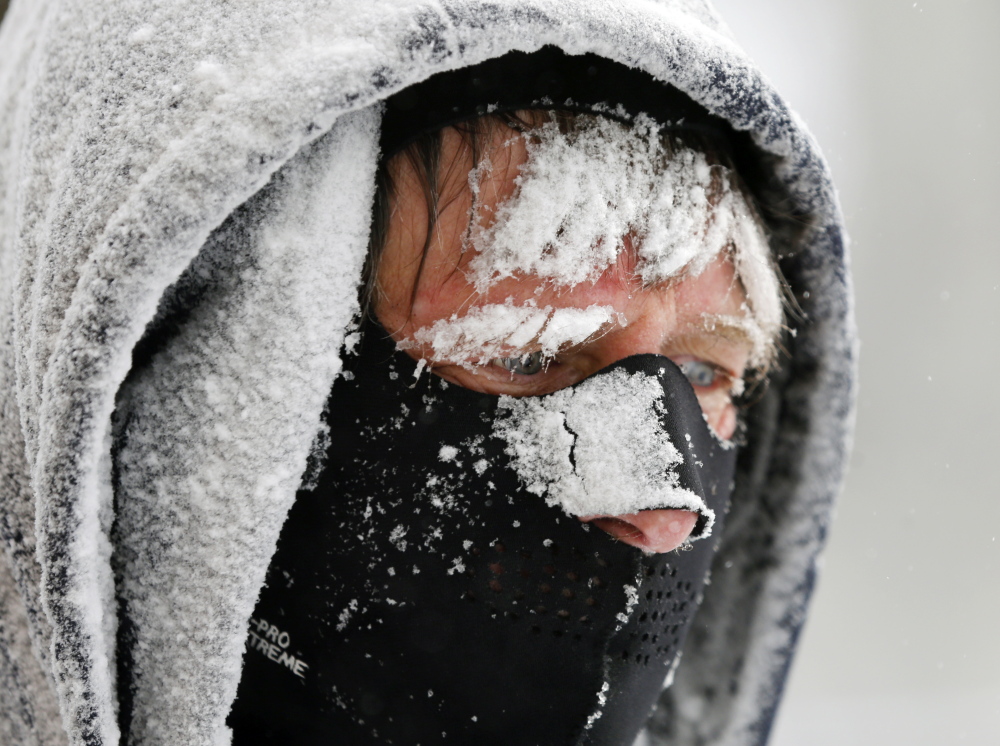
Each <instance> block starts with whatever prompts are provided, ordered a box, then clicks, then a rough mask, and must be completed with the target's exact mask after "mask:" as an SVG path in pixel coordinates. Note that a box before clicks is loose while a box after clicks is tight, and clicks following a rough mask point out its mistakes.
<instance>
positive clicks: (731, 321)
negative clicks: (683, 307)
mask: <svg viewBox="0 0 1000 746" xmlns="http://www.w3.org/2000/svg"><path fill="white" fill-rule="evenodd" d="M701 328H702V329H703V330H704V331H706V332H708V333H710V334H718V335H719V336H721V337H724V338H725V339H728V340H731V341H735V342H741V341H742V342H746V344H747V345H749V347H750V354H749V356H748V357H747V366H748V367H750V368H765V369H766V368H767V367H768V366H769V365H770V364H771V363H772V362H773V359H774V355H775V352H776V350H775V342H776V335H775V332H774V330H773V329H767V328H765V326H764V325H763V324H762V323H761V322H760V321H759V320H758V319H757V318H756V317H754V316H726V315H722V314H713V313H703V314H702V315H701Z"/></svg>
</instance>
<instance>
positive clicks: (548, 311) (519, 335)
mask: <svg viewBox="0 0 1000 746" xmlns="http://www.w3.org/2000/svg"><path fill="white" fill-rule="evenodd" d="M627 323H628V322H627V321H626V319H625V317H624V316H623V315H622V314H619V313H617V312H616V311H615V310H614V308H612V307H611V306H599V305H593V306H590V307H588V308H552V307H551V306H545V307H543V308H538V307H537V306H532V305H524V306H513V305H506V304H501V303H491V304H487V305H483V306H476V307H473V308H471V309H470V310H469V312H468V313H466V314H465V315H464V316H458V315H457V314H453V315H452V316H451V317H450V318H448V319H439V320H438V321H435V322H434V323H433V324H432V325H431V326H425V327H422V328H420V329H418V330H417V331H416V332H414V334H413V338H412V340H406V341H403V342H401V343H400V345H399V346H400V347H401V348H403V349H415V348H421V349H422V350H423V351H424V352H426V354H427V356H429V357H431V358H432V359H434V360H437V361H443V360H447V361H450V362H453V363H457V364H459V365H465V366H473V365H476V364H481V363H485V362H488V361H489V360H491V359H493V358H497V357H503V356H505V355H510V354H511V353H516V352H519V351H523V350H525V349H527V348H529V347H530V348H531V350H532V351H536V350H537V351H541V352H542V353H543V354H544V355H546V356H551V355H555V354H557V353H559V352H561V351H563V350H565V349H566V348H568V347H573V346H576V345H580V344H583V343H585V342H587V341H589V340H591V339H594V338H595V337H598V336H600V335H601V334H604V333H606V332H607V331H609V330H610V328H612V327H613V326H625V325H627Z"/></svg>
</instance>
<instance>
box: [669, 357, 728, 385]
mask: <svg viewBox="0 0 1000 746" xmlns="http://www.w3.org/2000/svg"><path fill="white" fill-rule="evenodd" d="M677 367H679V368H680V369H681V373H683V374H684V376H685V377H686V378H687V379H688V381H690V383H691V385H692V386H694V387H695V388H700V389H714V388H718V387H719V386H723V385H725V386H728V385H729V384H730V383H731V382H732V381H731V377H730V376H729V374H728V373H726V372H725V371H723V370H722V369H721V368H720V367H719V366H717V365H713V364H712V363H709V362H706V361H704V360H684V361H682V362H679V363H678V364H677Z"/></svg>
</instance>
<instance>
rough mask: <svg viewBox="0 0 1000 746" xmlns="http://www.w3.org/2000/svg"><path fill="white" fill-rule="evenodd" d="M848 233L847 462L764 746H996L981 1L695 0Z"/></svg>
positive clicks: (994, 111)
mask: <svg viewBox="0 0 1000 746" xmlns="http://www.w3.org/2000/svg"><path fill="white" fill-rule="evenodd" d="M715 5H716V7H717V8H718V9H719V11H720V12H721V13H722V15H723V16H724V17H725V19H726V21H727V22H728V23H729V25H730V27H731V28H732V29H733V32H734V33H735V34H736V36H737V38H738V40H739V41H740V42H741V43H742V45H743V46H744V48H745V49H747V51H748V52H749V53H750V55H751V56H752V57H753V58H754V60H755V61H756V62H757V63H758V65H759V66H760V67H761V68H763V70H764V71H765V73H766V74H767V75H768V76H769V77H770V79H771V80H772V82H773V83H774V84H775V86H776V87H777V88H778V90H779V91H781V92H782V94H783V95H784V96H785V98H786V99H787V100H788V101H789V102H790V103H791V105H792V107H793V108H794V109H796V111H798V113H799V114H800V115H801V116H802V117H803V119H805V121H806V122H807V123H808V125H809V128H810V129H811V130H812V132H813V133H814V134H815V135H816V137H817V139H818V140H819V142H820V143H821V145H822V146H823V149H824V152H825V153H826V156H827V158H828V160H829V161H830V164H831V167H832V169H833V174H834V177H835V178H836V180H837V183H838V187H839V190H840V195H841V200H842V203H843V206H844V212H845V214H846V219H847V226H848V230H849V232H850V235H851V238H852V250H853V254H854V276H855V282H856V291H857V314H858V326H859V329H860V334H861V393H860V407H859V411H858V430H857V438H856V442H855V451H854V457H853V460H852V464H851V469H850V473H849V477H848V480H847V487H846V489H845V491H844V494H843V496H842V498H841V502H840V507H839V509H838V512H837V518H836V521H835V523H834V526H833V532H832V536H831V541H830V545H829V549H828V550H827V552H826V554H825V558H824V565H823V573H822V576H821V578H820V585H819V589H818V591H817V594H816V596H815V600H814V602H813V607H812V612H811V615H810V618H809V621H808V623H807V626H806V630H805V633H804V636H803V639H802V644H801V646H800V649H799V653H798V656H797V658H796V660H795V663H794V665H793V668H792V675H791V679H790V682H789V686H788V690H787V696H786V699H785V702H784V704H783V705H782V707H781V710H780V712H779V716H778V721H777V729H776V731H775V734H774V739H773V741H772V746H835V745H836V746H876V745H877V746H895V745H896V744H901V745H904V746H944V745H950V744H970V745H971V744H975V745H976V746H996V745H997V744H1000V476H998V472H1000V434H998V429H1000V393H998V385H997V382H998V372H1000V289H998V288H1000V121H998V120H1000V2H998V1H997V0H931V1H927V2H923V1H922V2H917V3H914V2H913V0H908V1H905V0H807V1H805V0H754V1H753V2H748V1H747V0H715Z"/></svg>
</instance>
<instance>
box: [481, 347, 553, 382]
mask: <svg viewBox="0 0 1000 746" xmlns="http://www.w3.org/2000/svg"><path fill="white" fill-rule="evenodd" d="M550 361H551V358H548V357H546V356H545V354H544V353H543V352H542V351H541V350H535V351H534V352H529V353H527V354H526V355H518V356H517V357H497V358H494V359H493V360H492V361H491V362H492V363H493V364H494V365H498V366H500V367H501V368H503V369H504V370H507V371H510V372H511V373H514V374H516V375H519V376H533V375H535V374H536V373H541V372H542V371H543V370H545V368H546V367H547V366H548V364H549V362H550Z"/></svg>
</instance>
